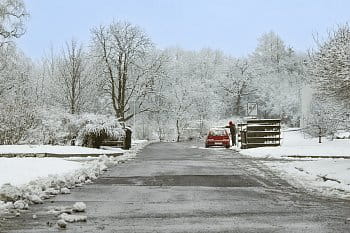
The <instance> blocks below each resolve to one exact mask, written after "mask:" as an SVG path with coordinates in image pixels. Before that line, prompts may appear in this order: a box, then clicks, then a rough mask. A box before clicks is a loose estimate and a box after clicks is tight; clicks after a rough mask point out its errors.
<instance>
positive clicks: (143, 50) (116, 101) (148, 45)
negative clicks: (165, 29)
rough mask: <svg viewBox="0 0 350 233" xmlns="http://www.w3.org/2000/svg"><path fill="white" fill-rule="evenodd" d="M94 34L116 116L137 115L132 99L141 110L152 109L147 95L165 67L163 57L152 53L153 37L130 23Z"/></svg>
mask: <svg viewBox="0 0 350 233" xmlns="http://www.w3.org/2000/svg"><path fill="white" fill-rule="evenodd" d="M92 36H93V51H92V52H93V54H94V55H95V57H96V58H97V60H98V62H99V63H100V64H101V73H102V75H103V77H104V78H105V86H104V87H105V88H104V89H105V91H106V93H108V95H109V96H110V99H111V104H112V108H113V110H114V112H115V114H116V117H117V118H118V119H120V120H121V121H127V120H128V119H130V118H132V117H133V116H134V112H132V111H130V102H134V104H137V112H138V113H141V112H145V111H149V110H150V109H149V108H148V107H147V106H144V98H145V96H146V95H147V94H148V92H149V90H151V89H152V85H153V80H154V78H156V77H157V76H158V75H159V74H160V73H161V68H162V57H161V56H157V55H156V56H154V54H152V52H153V51H154V46H153V44H152V42H151V40H150V38H149V37H148V36H147V35H146V34H145V33H144V32H143V31H142V30H141V29H140V28H139V27H137V26H134V25H132V24H130V23H128V22H113V23H112V24H111V25H109V26H107V27H105V26H100V27H97V28H94V29H93V30H92ZM131 112H132V113H131Z"/></svg>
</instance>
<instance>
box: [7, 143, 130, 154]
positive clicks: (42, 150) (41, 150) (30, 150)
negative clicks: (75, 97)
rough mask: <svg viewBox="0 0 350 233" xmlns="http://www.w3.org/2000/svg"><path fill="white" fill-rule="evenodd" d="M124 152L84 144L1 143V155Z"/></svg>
mask: <svg viewBox="0 0 350 233" xmlns="http://www.w3.org/2000/svg"><path fill="white" fill-rule="evenodd" d="M118 153H120V154H122V153H123V150H122V149H119V148H114V149H113V150H102V149H95V148H88V147H82V146H52V145H0V155H1V154H4V155H10V154H16V155H18V154H25V155H30V154H33V155H38V154H53V155H104V154H105V155H108V154H118Z"/></svg>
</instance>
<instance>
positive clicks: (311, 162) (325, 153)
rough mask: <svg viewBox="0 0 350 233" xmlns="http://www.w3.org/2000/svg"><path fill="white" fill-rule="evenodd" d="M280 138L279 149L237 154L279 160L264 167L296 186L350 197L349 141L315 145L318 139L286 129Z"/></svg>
mask: <svg viewBox="0 0 350 233" xmlns="http://www.w3.org/2000/svg"><path fill="white" fill-rule="evenodd" d="M282 137H283V140H282V145H281V146H280V147H264V148H253V149H245V150H240V153H242V154H245V155H248V156H252V157H257V158H276V159H282V160H276V161H274V160H271V161H265V162H264V164H266V165H267V166H269V167H270V168H272V169H273V170H275V171H277V172H279V173H280V174H282V176H283V177H284V178H285V179H287V180H289V181H290V182H291V183H293V184H295V185H301V186H303V187H305V188H307V189H311V190H314V191H317V192H320V193H322V194H328V195H339V196H342V197H345V198H350V140H349V139H337V140H333V141H330V140H327V139H325V138H322V143H318V138H307V137H305V135H304V134H302V133H301V132H300V131H288V130H287V131H285V132H283V133H282ZM308 156H309V157H310V158H307V157H308ZM298 157H299V159H298ZM305 157H306V158H305ZM347 158H348V159H347Z"/></svg>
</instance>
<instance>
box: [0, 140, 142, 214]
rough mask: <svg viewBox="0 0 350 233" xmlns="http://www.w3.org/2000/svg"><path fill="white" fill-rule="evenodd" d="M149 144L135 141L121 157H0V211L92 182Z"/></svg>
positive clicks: (21, 206) (66, 191)
mask: <svg viewBox="0 0 350 233" xmlns="http://www.w3.org/2000/svg"><path fill="white" fill-rule="evenodd" d="M147 144H148V141H141V140H139V141H135V142H133V146H132V148H131V149H130V150H128V151H123V155H121V156H117V157H113V156H110V157H108V156H107V155H101V156H99V157H94V158H92V157H83V158H81V157H79V158H78V157H72V158H0V187H1V188H0V215H1V214H2V213H6V212H8V211H11V210H14V209H25V208H28V205H27V204H32V203H41V202H42V201H43V200H44V199H47V198H50V197H51V196H53V195H57V194H59V193H62V194H67V193H69V192H70V191H69V189H72V188H74V187H76V186H81V185H82V184H84V183H90V182H92V181H93V180H94V179H96V178H97V177H98V176H99V175H100V174H101V173H103V172H104V171H105V170H106V169H107V168H108V167H111V166H113V165H115V164H117V163H121V162H125V161H127V160H130V159H133V157H134V156H136V154H137V151H138V150H140V149H142V148H143V147H144V146H146V145H147ZM44 147H45V146H44ZM37 149H38V150H40V149H39V148H37ZM42 150H43V149H42ZM55 150H57V148H56V149H55ZM64 151H65V149H63V151H62V152H60V151H58V150H57V152H58V153H64ZM68 151H71V149H68ZM69 153H70V152H69ZM78 154H80V153H78Z"/></svg>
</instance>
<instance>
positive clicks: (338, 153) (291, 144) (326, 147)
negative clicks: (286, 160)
mask: <svg viewBox="0 0 350 233" xmlns="http://www.w3.org/2000/svg"><path fill="white" fill-rule="evenodd" d="M282 138H283V139H282V145H281V146H279V147H263V148H253V149H246V150H242V151H241V153H242V154H245V155H249V156H254V157H274V158H280V157H287V156H313V157H314V156H326V157H328V156H329V157H331V156H332V157H349V158H350V140H347V139H336V140H333V141H330V140H327V139H326V138H322V143H318V138H306V136H305V135H304V134H303V133H301V132H300V131H285V132H282Z"/></svg>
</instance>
